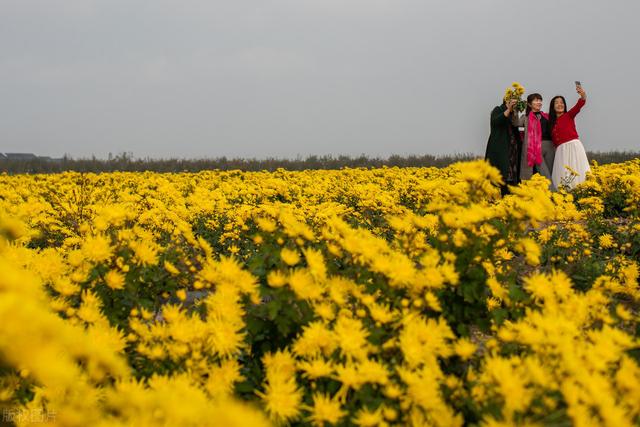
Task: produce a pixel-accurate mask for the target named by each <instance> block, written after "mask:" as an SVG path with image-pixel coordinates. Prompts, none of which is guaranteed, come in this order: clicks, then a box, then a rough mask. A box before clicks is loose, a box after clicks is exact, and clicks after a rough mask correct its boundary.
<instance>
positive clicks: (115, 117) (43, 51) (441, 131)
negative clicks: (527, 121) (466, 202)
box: [0, 0, 640, 158]
mask: <svg viewBox="0 0 640 427" xmlns="http://www.w3.org/2000/svg"><path fill="white" fill-rule="evenodd" d="M639 15H640V1H637V0H612V1H607V2H605V1H601V0H600V1H595V0H588V1H585V0H582V1H577V0H556V1H548V0H538V1H520V0H504V1H503V0H468V1H455V0H441V1H435V0H256V1H254V0H246V1H245V0H225V1H219V0H181V1H167V0H149V1H136V0H126V1H125V0H104V1H98V0H64V1H63V0H60V1H56V0H40V1H31V0H0V152H34V153H37V154H40V155H51V156H61V155H62V154H64V153H68V154H70V155H72V156H74V157H81V156H90V155H96V156H98V157H106V156H107V153H109V152H111V153H114V154H117V153H120V152H123V151H127V152H133V154H134V156H136V157H146V156H151V157H188V158H192V157H218V156H223V155H225V156H242V157H258V158H264V157H272V156H273V157H289V158H293V157H296V156H306V155H309V154H320V155H322V154H333V155H339V154H348V155H359V154H361V153H364V154H367V155H370V156H388V155H390V154H401V155H406V154H422V153H430V154H450V153H478V154H480V153H484V150H485V145H486V141H487V137H488V133H489V112H490V110H491V109H492V108H493V107H494V106H495V105H497V104H499V103H500V102H501V96H502V93H503V91H504V88H505V87H506V86H508V85H510V84H511V82H512V81H514V80H515V81H519V82H520V83H522V84H523V85H524V87H525V88H526V89H527V92H540V93H542V95H543V97H544V104H545V107H544V109H545V111H546V110H547V109H548V101H549V100H550V98H551V97H552V96H553V95H556V94H563V95H565V96H566V97H567V101H568V102H569V103H570V104H573V103H574V102H575V101H576V100H577V94H576V93H575V89H574V84H573V82H574V80H581V81H582V82H583V86H584V88H585V90H586V91H587V94H588V103H587V106H586V107H585V108H584V109H583V110H582V113H581V114H580V115H579V116H578V121H577V125H578V132H579V133H580V136H581V140H582V141H583V143H584V145H585V147H586V148H587V150H595V151H606V150H614V149H618V150H640V138H639V137H638V126H637V123H638V122H639V121H640V117H639V116H638V112H637V107H636V104H637V103H638V95H637V93H636V88H637V87H638V79H639V76H640V53H639V52H640V48H639V47H638V43H639V42H640V25H638V16H639Z"/></svg>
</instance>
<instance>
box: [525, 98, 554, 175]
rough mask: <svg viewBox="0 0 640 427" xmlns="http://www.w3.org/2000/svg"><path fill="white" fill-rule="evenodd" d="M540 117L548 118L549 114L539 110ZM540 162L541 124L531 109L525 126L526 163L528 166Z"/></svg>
mask: <svg viewBox="0 0 640 427" xmlns="http://www.w3.org/2000/svg"><path fill="white" fill-rule="evenodd" d="M540 114H542V117H544V118H545V119H547V120H549V115H548V114H547V113H544V112H542V111H540ZM540 163H542V124H541V123H540V120H538V117H536V115H535V113H534V112H533V111H531V112H529V125H528V127H527V164H528V165H529V166H530V167H533V166H535V165H539V164H540Z"/></svg>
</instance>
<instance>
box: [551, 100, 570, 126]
mask: <svg viewBox="0 0 640 427" xmlns="http://www.w3.org/2000/svg"><path fill="white" fill-rule="evenodd" d="M558 98H560V99H562V102H564V112H565V113H566V112H567V100H566V99H564V96H562V95H556V96H554V97H553V98H551V103H550V104H549V130H553V127H554V126H555V125H556V121H557V120H558V115H557V114H556V109H555V108H554V107H553V104H554V103H555V102H556V99H558Z"/></svg>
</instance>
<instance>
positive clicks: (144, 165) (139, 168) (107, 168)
mask: <svg viewBox="0 0 640 427" xmlns="http://www.w3.org/2000/svg"><path fill="white" fill-rule="evenodd" d="M587 156H588V157H589V160H595V161H597V162H598V163H600V164H605V163H621V162H624V161H627V160H631V159H635V158H639V157H640V152H632V151H608V152H588V153H587ZM478 157H479V156H478V155H475V154H470V153H467V154H454V155H448V156H434V155H431V154H424V155H408V156H399V155H392V156H389V157H388V158H381V157H369V156H366V155H364V154H363V155H360V156H356V157H352V156H343V155H341V156H331V155H327V156H308V157H306V158H304V159H301V158H299V159H279V158H266V159H245V158H227V157H218V158H203V159H179V158H170V159H152V158H134V157H133V155H132V154H131V153H121V154H118V155H116V156H111V155H110V156H109V158H108V159H98V158H96V157H91V158H79V159H74V158H71V157H69V156H65V157H62V158H59V159H49V158H43V157H37V156H34V157H32V158H23V159H9V158H2V157H0V172H4V173H8V174H19V173H29V174H36V173H58V172H65V171H76V172H95V173H99V172H115V171H124V172H143V171H153V172H199V171H203V170H213V169H218V170H242V171H262V170H266V171H274V170H276V169H278V168H282V169H286V170H293V171H297V170H307V169H341V168H362V167H364V168H379V167H382V166H387V167H394V166H397V167H429V166H435V167H444V166H448V165H450V164H451V163H455V162H459V161H465V160H472V159H476V158H478Z"/></svg>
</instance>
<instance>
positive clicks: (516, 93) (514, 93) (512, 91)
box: [504, 82, 527, 111]
mask: <svg viewBox="0 0 640 427" xmlns="http://www.w3.org/2000/svg"><path fill="white" fill-rule="evenodd" d="M522 95H524V87H522V85H521V84H520V83H518V82H513V83H512V84H511V86H509V87H508V88H507V89H506V90H505V92H504V100H505V101H508V100H510V99H515V100H517V101H518V102H517V103H516V106H515V109H516V111H524V110H525V108H527V102H526V101H524V100H523V99H522Z"/></svg>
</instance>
